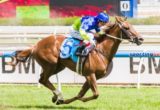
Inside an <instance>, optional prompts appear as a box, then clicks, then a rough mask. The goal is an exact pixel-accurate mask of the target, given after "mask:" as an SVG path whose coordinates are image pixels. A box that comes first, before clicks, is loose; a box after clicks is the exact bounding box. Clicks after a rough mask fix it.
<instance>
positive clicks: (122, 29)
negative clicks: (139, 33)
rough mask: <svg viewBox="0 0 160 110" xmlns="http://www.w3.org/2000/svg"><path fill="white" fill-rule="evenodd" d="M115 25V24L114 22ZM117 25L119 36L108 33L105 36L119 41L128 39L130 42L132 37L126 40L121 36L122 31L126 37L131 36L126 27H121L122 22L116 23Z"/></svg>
mask: <svg viewBox="0 0 160 110" xmlns="http://www.w3.org/2000/svg"><path fill="white" fill-rule="evenodd" d="M115 25H116V24H115ZM118 26H119V27H120V29H121V34H120V37H116V36H112V35H110V34H106V36H107V37H110V38H113V39H116V40H119V41H130V42H132V39H131V40H127V39H124V38H123V33H124V34H125V35H127V37H128V38H131V37H130V34H129V32H128V31H127V30H126V29H124V28H123V26H122V24H120V23H118Z"/></svg>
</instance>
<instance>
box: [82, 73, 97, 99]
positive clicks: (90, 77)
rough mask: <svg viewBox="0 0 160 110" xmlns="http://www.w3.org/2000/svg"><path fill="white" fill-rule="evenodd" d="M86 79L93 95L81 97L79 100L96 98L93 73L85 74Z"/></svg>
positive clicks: (95, 83)
mask: <svg viewBox="0 0 160 110" xmlns="http://www.w3.org/2000/svg"><path fill="white" fill-rule="evenodd" d="M86 79H87V81H88V83H89V86H90V88H91V90H92V92H93V96H90V97H84V98H81V99H80V100H81V101H83V102H86V101H90V100H93V99H97V98H98V96H99V93H98V89H97V82H96V76H95V74H91V75H89V76H86Z"/></svg>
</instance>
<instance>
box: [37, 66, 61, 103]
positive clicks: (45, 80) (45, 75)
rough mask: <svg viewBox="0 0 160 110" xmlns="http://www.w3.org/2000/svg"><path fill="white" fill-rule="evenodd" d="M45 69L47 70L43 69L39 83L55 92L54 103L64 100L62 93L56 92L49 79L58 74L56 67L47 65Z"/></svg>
mask: <svg viewBox="0 0 160 110" xmlns="http://www.w3.org/2000/svg"><path fill="white" fill-rule="evenodd" d="M45 67H46V68H43V72H42V73H41V76H40V79H39V82H40V83H41V84H43V85H44V86H45V87H47V88H48V89H50V90H51V91H52V92H53V94H54V98H53V99H54V100H53V102H56V101H57V100H58V101H60V100H63V97H62V94H61V92H60V91H58V90H56V88H55V87H54V86H53V84H52V83H51V82H50V81H49V77H50V76H52V75H53V74H56V73H57V70H56V65H55V66H53V65H47V66H45Z"/></svg>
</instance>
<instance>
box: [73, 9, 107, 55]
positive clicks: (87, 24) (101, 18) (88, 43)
mask: <svg viewBox="0 0 160 110" xmlns="http://www.w3.org/2000/svg"><path fill="white" fill-rule="evenodd" d="M108 22H109V16H108V14H106V13H104V12H101V13H99V14H98V15H97V16H84V17H82V18H80V19H77V20H76V21H75V22H74V24H73V25H72V28H73V29H72V30H71V32H70V35H71V36H72V37H74V38H77V39H79V40H83V45H82V46H81V47H80V48H79V49H78V51H77V52H76V54H77V55H81V53H82V54H83V55H87V54H88V53H89V52H90V51H91V50H92V49H93V48H94V47H95V45H96V41H95V37H99V35H100V34H104V32H103V30H102V29H101V27H102V26H104V25H105V24H106V23H108ZM93 30H94V31H93ZM85 47H86V48H85ZM84 48H85V49H84ZM82 50H83V52H82Z"/></svg>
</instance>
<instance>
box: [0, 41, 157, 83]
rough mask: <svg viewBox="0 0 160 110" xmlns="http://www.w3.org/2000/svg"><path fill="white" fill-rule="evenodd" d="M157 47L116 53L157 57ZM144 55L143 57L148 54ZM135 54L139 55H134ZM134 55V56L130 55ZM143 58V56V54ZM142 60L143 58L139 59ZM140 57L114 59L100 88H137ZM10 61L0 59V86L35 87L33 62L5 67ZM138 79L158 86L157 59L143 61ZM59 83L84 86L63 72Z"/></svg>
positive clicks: (36, 74) (37, 72)
mask: <svg viewBox="0 0 160 110" xmlns="http://www.w3.org/2000/svg"><path fill="white" fill-rule="evenodd" d="M159 48H160V45H142V46H135V45H129V44H127V45H121V46H120V48H119V50H118V52H130V51H132V52H134V53H135V55H138V54H139V52H143V51H144V50H145V49H148V50H147V51H153V50H154V51H155V52H154V53H153V54H154V55H158V54H160V52H159V50H158V49H159ZM147 51H145V52H144V53H147ZM137 52H138V54H137ZM132 55H133V54H132ZM142 55H146V54H142ZM141 57H142V56H141ZM140 59H141V58H140V57H121V58H120V57H115V58H114V59H113V66H112V68H111V70H112V71H111V73H110V74H109V75H108V76H107V77H105V78H102V79H100V80H98V83H103V84H109V83H112V84H136V83H137V74H138V68H139V64H140ZM10 61H13V59H12V58H11V57H1V58H0V83H38V80H39V77H40V73H41V68H40V66H39V65H38V64H37V63H36V62H35V60H34V59H30V60H29V61H28V62H26V63H20V64H18V65H17V66H16V68H14V67H12V66H10V65H7V64H6V62H10ZM140 68H141V69H140V71H141V75H140V77H141V78H140V79H141V80H140V82H141V83H143V84H160V58H159V57H145V58H144V61H143V63H142V65H141V67H140ZM58 75H59V79H60V82H62V83H84V81H85V78H84V77H82V76H80V75H79V74H77V73H75V72H72V71H70V70H69V69H65V70H64V71H61V72H60V73H59V74H58ZM50 81H52V82H56V78H55V76H53V77H51V78H50Z"/></svg>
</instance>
